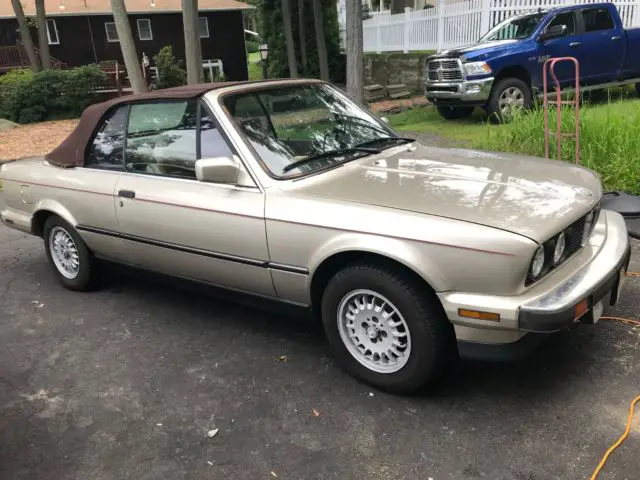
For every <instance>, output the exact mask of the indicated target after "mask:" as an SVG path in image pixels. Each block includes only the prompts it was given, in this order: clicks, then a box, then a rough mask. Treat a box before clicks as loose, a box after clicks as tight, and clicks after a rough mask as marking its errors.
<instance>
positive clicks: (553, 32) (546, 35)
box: [538, 25, 567, 42]
mask: <svg viewBox="0 0 640 480" xmlns="http://www.w3.org/2000/svg"><path fill="white" fill-rule="evenodd" d="M566 34H567V26H566V25H554V26H553V27H549V28H547V29H546V30H545V31H544V32H542V33H541V34H540V36H539V37H538V41H539V42H544V41H545V40H551V39H552V38H559V37H564V36H565V35H566Z"/></svg>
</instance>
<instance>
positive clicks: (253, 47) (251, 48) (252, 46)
mask: <svg viewBox="0 0 640 480" xmlns="http://www.w3.org/2000/svg"><path fill="white" fill-rule="evenodd" d="M246 45H247V53H256V52H257V51H258V49H259V48H260V44H259V43H258V42H255V41H253V40H247V42H246Z"/></svg>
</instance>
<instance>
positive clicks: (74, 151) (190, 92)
mask: <svg viewBox="0 0 640 480" xmlns="http://www.w3.org/2000/svg"><path fill="white" fill-rule="evenodd" d="M238 83H243V82H225V83H206V84H199V85H185V86H182V87H174V88H166V89H163V90H154V91H151V92H147V93H140V94H137V95H127V96H124V97H118V98H114V99H112V100H108V101H106V102H102V103H97V104H95V105H91V106H89V107H87V109H86V110H85V111H84V112H82V116H81V117H80V121H79V122H78V125H77V126H76V128H75V129H74V130H73V131H72V132H71V133H70V134H69V136H68V137H67V138H66V139H65V140H64V141H63V142H62V143H61V144H60V145H58V146H57V147H56V148H54V149H53V150H52V151H51V152H49V153H48V154H47V155H45V159H46V160H47V161H48V162H49V163H51V164H52V165H56V166H58V167H65V168H72V167H82V166H83V165H84V153H85V150H86V147H87V143H88V142H89V141H91V139H92V136H93V133H94V132H95V129H96V126H97V123H98V122H99V121H100V119H101V118H102V117H103V115H104V114H105V113H106V111H107V110H109V109H110V108H112V107H114V106H116V105H120V104H125V103H131V102H139V101H147V100H163V99H164V100H166V99H176V100H180V99H187V98H197V97H199V96H200V95H203V94H205V93H207V92H209V91H211V90H215V89H217V88H221V87H228V86H231V85H235V84H238Z"/></svg>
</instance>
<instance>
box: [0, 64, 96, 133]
mask: <svg viewBox="0 0 640 480" xmlns="http://www.w3.org/2000/svg"><path fill="white" fill-rule="evenodd" d="M105 80H106V77H105V74H104V72H102V70H100V68H99V67H98V66H97V65H88V66H84V67H78V68H73V69H69V70H46V71H43V72H38V73H35V74H32V73H31V72H24V71H22V72H20V73H18V72H11V73H8V74H7V75H5V76H4V77H2V79H0V102H1V104H0V116H2V117H4V118H7V119H9V120H11V121H14V122H18V123H31V122H39V121H43V120H54V119H61V118H73V117H77V116H79V115H80V113H82V111H83V110H84V109H85V108H86V107H87V106H88V105H90V104H91V103H93V102H95V101H96V94H95V88H96V86H98V85H100V84H102V83H104V81H105Z"/></svg>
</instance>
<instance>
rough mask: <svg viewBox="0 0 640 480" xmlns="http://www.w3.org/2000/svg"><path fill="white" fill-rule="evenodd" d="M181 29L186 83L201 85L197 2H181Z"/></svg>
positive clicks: (191, 0)
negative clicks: (182, 31)
mask: <svg viewBox="0 0 640 480" xmlns="http://www.w3.org/2000/svg"><path fill="white" fill-rule="evenodd" d="M182 29H183V30H184V57H185V60H186V64H187V83H188V84H189V85H194V84H197V83H202V53H201V49H200V33H199V29H198V0H182Z"/></svg>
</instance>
